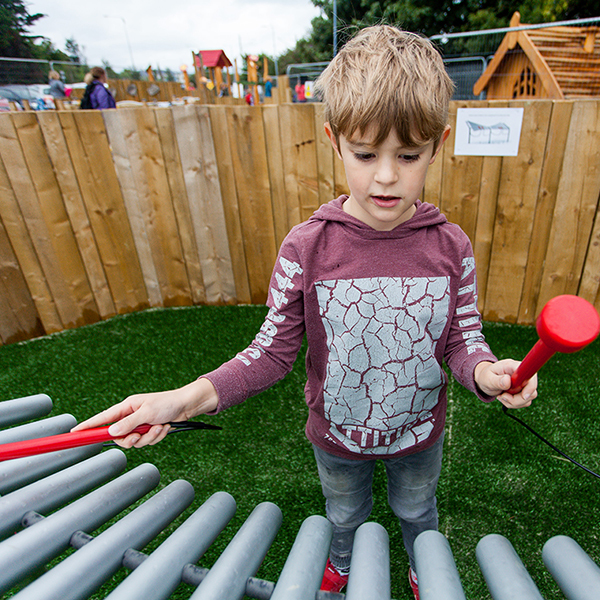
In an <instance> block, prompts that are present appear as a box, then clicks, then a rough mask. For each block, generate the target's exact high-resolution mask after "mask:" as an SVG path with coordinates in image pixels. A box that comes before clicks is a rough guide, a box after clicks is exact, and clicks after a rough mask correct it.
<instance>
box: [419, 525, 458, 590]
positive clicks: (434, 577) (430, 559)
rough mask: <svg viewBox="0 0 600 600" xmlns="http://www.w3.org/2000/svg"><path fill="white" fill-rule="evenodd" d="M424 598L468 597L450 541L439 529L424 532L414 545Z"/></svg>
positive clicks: (420, 588)
mask: <svg viewBox="0 0 600 600" xmlns="http://www.w3.org/2000/svg"><path fill="white" fill-rule="evenodd" d="M414 549H415V561H416V569H417V577H418V578H419V597H420V598H421V600H465V593H464V591H463V587H462V584H461V582H460V577H459V575H458V571H457V570H456V563H455V562H454V556H453V555H452V550H451V548H450V544H449V543H448V540H447V539H446V537H445V536H444V535H442V534H441V533H440V532H439V531H433V530H432V531H424V532H423V533H421V534H420V535H419V536H418V537H417V539H416V540H415V544H414Z"/></svg>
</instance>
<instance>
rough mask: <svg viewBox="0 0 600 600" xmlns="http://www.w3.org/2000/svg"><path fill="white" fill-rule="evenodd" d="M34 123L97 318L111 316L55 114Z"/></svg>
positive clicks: (112, 309)
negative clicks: (45, 154)
mask: <svg viewBox="0 0 600 600" xmlns="http://www.w3.org/2000/svg"><path fill="white" fill-rule="evenodd" d="M37 118H38V122H39V124H40V127H41V129H42V134H43V136H44V140H45V143H46V148H47V150H48V156H49V157H50V160H51V162H52V165H53V168H54V172H55V175H56V179H57V182H58V185H59V188H60V191H61V194H62V200H63V202H64V205H65V209H66V211H67V213H68V215H69V220H70V221H71V227H72V229H73V232H74V234H75V239H76V241H77V246H78V248H79V253H80V254H81V260H82V261H83V264H84V265H85V271H86V275H87V279H88V282H89V285H90V288H91V291H92V293H93V295H94V299H95V302H96V306H97V308H98V312H99V315H100V318H102V319H107V318H109V317H112V316H114V315H115V305H114V302H113V300H112V296H111V294H110V289H109V287H108V282H107V280H106V275H105V273H104V267H103V264H102V259H101V257H100V254H99V252H98V247H97V246H96V241H95V239H94V235H93V233H92V228H91V225H90V221H89V218H88V215H87V211H86V209H85V205H84V204H83V198H82V197H81V193H80V191H79V184H78V182H77V177H76V175H75V171H74V169H73V164H72V162H71V157H70V156H69V149H68V146H67V143H66V140H65V137H64V133H63V129H62V126H61V123H60V120H59V117H58V113H57V112H56V111H43V112H40V113H38V115H37Z"/></svg>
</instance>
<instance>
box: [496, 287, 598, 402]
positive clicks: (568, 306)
mask: <svg viewBox="0 0 600 600" xmlns="http://www.w3.org/2000/svg"><path fill="white" fill-rule="evenodd" d="M536 329H537V333H538V336H539V338H540V339H539V340H538V341H537V342H536V344H535V345H534V347H533V348H532V349H531V350H530V351H529V353H528V354H527V356H526V357H525V358H524V359H523V362H522V363H521V364H520V365H519V366H518V368H517V370H516V371H515V372H514V373H513V374H512V377H511V383H512V387H511V389H510V390H508V391H509V393H510V394H516V393H518V392H520V391H521V390H522V389H523V387H524V384H525V382H526V381H527V380H528V379H530V378H531V377H533V375H535V373H537V372H538V370H539V369H540V368H541V367H542V365H544V364H545V363H546V361H548V360H549V359H550V357H551V356H552V355H553V354H554V353H555V352H566V353H571V352H577V351H578V350H581V349H582V348H584V347H585V346H587V345H588V344H590V343H591V342H593V341H594V340H595V339H596V338H597V337H598V334H599V333H600V315H598V311H597V310H596V309H595V308H594V306H593V305H592V304H590V303H589V302H588V301H587V300H584V299H583V298H580V297H579V296H572V295H569V294H565V295H563V296H556V297H555V298H552V300H550V301H548V302H547V303H546V305H545V306H544V308H543V309H542V312H541V313H540V315H539V316H538V318H537V321H536Z"/></svg>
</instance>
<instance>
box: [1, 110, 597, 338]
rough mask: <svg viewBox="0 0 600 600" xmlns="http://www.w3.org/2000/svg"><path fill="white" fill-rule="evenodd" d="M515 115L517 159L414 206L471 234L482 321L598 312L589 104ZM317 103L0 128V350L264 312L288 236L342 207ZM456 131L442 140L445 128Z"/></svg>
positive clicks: (436, 184) (479, 171) (442, 164)
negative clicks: (322, 212) (111, 321)
mask: <svg viewBox="0 0 600 600" xmlns="http://www.w3.org/2000/svg"><path fill="white" fill-rule="evenodd" d="M489 106H494V107H506V106H510V107H522V108H523V109H524V119H523V127H522V132H521V138H520V145H519V151H518V155H517V156H510V157H498V156H458V155H455V154H454V133H452V135H451V137H450V138H449V140H448V142H447V143H446V144H445V146H444V149H443V152H442V154H441V155H440V156H439V157H438V159H437V160H436V162H435V163H434V164H433V165H432V166H431V167H430V170H429V173H428V176H427V181H426V186H425V192H424V200H425V201H429V202H432V203H434V204H436V205H438V206H439V207H440V208H441V210H442V211H443V212H444V213H445V214H446V216H447V217H448V218H449V220H451V221H453V222H456V223H458V224H459V225H461V226H462V228H463V229H464V230H465V231H466V233H467V234H468V235H469V237H470V239H471V240H472V243H473V247H474V250H475V257H476V261H477V266H478V273H479V306H480V310H481V311H482V314H483V317H484V318H485V319H486V320H492V321H506V322H512V323H521V324H532V323H533V322H534V321H535V317H536V315H537V314H538V313H539V310H540V309H541V307H542V306H543V305H544V304H545V303H546V301H547V300H549V299H550V298H551V297H553V296H556V295H558V294H563V293H570V294H578V295H580V296H583V297H584V298H586V299H587V300H589V301H590V302H592V303H593V304H594V305H595V306H596V308H599V307H600V294H599V287H600V220H599V219H598V218H597V215H598V206H599V196H600V169H599V168H598V165H600V156H599V155H600V100H582V101H522V102H511V103H507V102H499V101H498V102H471V103H463V102H453V103H452V105H451V122H452V125H455V121H456V116H457V110H458V109H459V108H464V107H489ZM322 110H323V107H322V105H321V104H317V103H315V104H312V103H311V104H279V105H264V106H257V107H247V106H221V105H210V106H205V105H197V104H189V105H186V106H173V107H169V108H154V107H149V106H145V107H139V108H131V109H122V108H119V109H118V110H112V111H76V110H64V111H42V112H37V113H36V112H29V111H27V112H13V113H4V114H0V340H1V342H2V343H4V344H6V343H11V342H15V341H18V340H23V339H28V338H31V337H36V336H40V335H44V334H47V333H52V332H56V331H60V330H62V329H65V328H71V327H77V326H79V325H82V324H85V323H92V322H95V321H98V320H102V319H106V318H109V317H112V316H114V315H116V314H121V313H126V312H130V311H136V310H142V309H145V308H149V307H164V306H182V305H194V304H205V303H208V304H235V303H263V302H264V301H265V299H266V294H267V290H268V283H269V278H270V273H271V269H272V266H273V264H274V261H275V257H276V252H277V248H278V247H279V244H280V243H281V241H282V239H283V237H284V236H285V235H286V234H287V232H288V231H289V230H290V228H291V227H292V226H293V225H295V224H296V223H299V222H300V221H302V220H304V219H306V218H308V217H309V216H310V215H311V214H312V212H313V211H314V210H315V209H316V208H317V207H318V206H319V205H320V204H322V203H324V202H328V201H329V200H330V199H331V198H333V197H334V196H336V195H338V194H340V193H344V192H345V191H346V180H345V175H344V172H343V167H342V164H341V161H339V160H338V159H337V157H336V156H335V155H334V153H333V151H332V149H331V145H330V144H329V141H328V139H327V137H326V135H325V133H324V131H323V127H322V122H323V114H322ZM453 132H454V129H453Z"/></svg>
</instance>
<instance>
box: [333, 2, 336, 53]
mask: <svg viewBox="0 0 600 600" xmlns="http://www.w3.org/2000/svg"><path fill="white" fill-rule="evenodd" d="M336 54H337V1H336V0H333V56H335V55H336Z"/></svg>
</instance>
